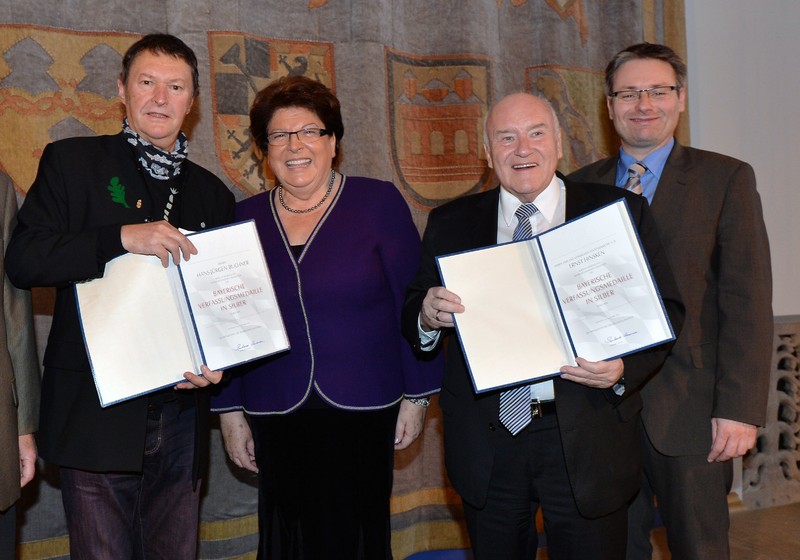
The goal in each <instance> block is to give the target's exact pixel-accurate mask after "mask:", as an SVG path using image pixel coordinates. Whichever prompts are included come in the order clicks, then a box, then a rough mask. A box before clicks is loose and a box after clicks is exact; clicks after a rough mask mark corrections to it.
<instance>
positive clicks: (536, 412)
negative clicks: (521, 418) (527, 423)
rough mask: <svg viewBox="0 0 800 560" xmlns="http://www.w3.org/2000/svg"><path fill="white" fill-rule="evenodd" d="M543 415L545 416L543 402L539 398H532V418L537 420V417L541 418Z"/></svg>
mask: <svg viewBox="0 0 800 560" xmlns="http://www.w3.org/2000/svg"><path fill="white" fill-rule="evenodd" d="M542 416H544V410H543V409H542V402H541V401H540V400H539V399H532V400H531V420H536V419H537V418H541V417H542Z"/></svg>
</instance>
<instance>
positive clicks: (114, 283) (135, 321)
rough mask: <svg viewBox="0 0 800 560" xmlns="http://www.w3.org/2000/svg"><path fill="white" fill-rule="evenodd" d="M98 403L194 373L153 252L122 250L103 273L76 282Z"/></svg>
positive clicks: (188, 346)
mask: <svg viewBox="0 0 800 560" xmlns="http://www.w3.org/2000/svg"><path fill="white" fill-rule="evenodd" d="M75 292H76V296H77V298H78V309H79V312H80V317H81V328H82V329H83V338H84V342H85V344H86V352H87V354H88V355H89V362H90V364H91V366H92V374H93V375H94V382H95V386H96V387H97V393H98V396H99V397H100V404H101V405H102V406H108V405H111V404H114V403H116V402H119V401H123V400H126V399H130V398H132V397H136V396H139V395H142V394H144V393H149V392H152V391H155V390H157V389H161V388H164V387H170V386H172V385H175V384H176V383H179V382H180V381H183V373H184V372H186V371H191V372H196V373H199V368H200V364H201V362H198V361H197V358H196V357H195V356H194V355H193V352H192V346H191V343H190V340H189V339H188V338H187V336H189V333H188V331H187V330H186V327H185V325H184V323H183V318H182V314H181V311H180V308H179V306H178V302H177V301H176V299H175V297H174V293H173V288H172V286H171V283H170V280H169V275H168V273H167V270H166V269H165V268H164V267H163V266H162V265H161V261H160V260H159V259H158V257H153V256H147V255H134V254H127V255H122V256H121V257H117V258H116V259H114V260H112V261H110V262H109V263H107V264H106V269H105V273H104V275H103V277H102V278H98V279H96V280H92V281H90V282H84V283H81V284H76V285H75Z"/></svg>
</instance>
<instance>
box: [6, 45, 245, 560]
mask: <svg viewBox="0 0 800 560" xmlns="http://www.w3.org/2000/svg"><path fill="white" fill-rule="evenodd" d="M197 74H198V72H197V58H196V57H195V55H194V52H193V51H192V50H191V49H190V48H189V47H188V46H187V45H186V44H185V43H184V42H183V41H181V40H180V39H178V38H177V37H173V36H171V35H163V34H154V35H147V36H145V37H143V38H142V39H140V40H139V41H137V42H136V43H134V44H133V45H132V46H131V47H130V48H129V49H128V51H127V52H126V53H125V56H124V57H123V61H122V74H121V76H120V77H119V80H118V88H119V96H120V99H121V100H122V102H123V104H124V105H125V110H126V117H125V119H124V120H123V123H122V131H121V132H120V133H118V134H116V135H113V136H98V137H86V138H69V139H66V140H60V141H58V142H54V143H52V144H49V145H48V146H47V147H45V149H44V152H43V153H42V158H41V161H40V162H39V171H38V173H37V176H36V180H35V181H34V184H33V185H32V186H31V188H30V190H29V191H28V195H27V198H26V200H25V203H24V204H23V205H22V208H21V209H20V211H19V216H18V223H17V227H16V228H15V229H14V233H13V236H12V238H11V243H10V244H9V247H8V252H7V254H6V265H7V272H8V276H9V278H10V279H11V281H12V282H13V283H14V284H15V285H16V286H18V287H20V288H31V287H33V286H55V287H56V303H55V310H54V313H53V324H52V327H51V329H50V336H49V339H48V342H47V348H46V350H45V355H44V377H43V381H42V406H41V416H40V422H39V447H40V453H41V455H42V457H43V458H44V459H45V460H47V461H49V462H51V463H54V464H57V465H59V467H60V468H59V474H60V482H61V495H62V500H63V503H64V509H65V512H66V518H67V528H68V530H69V538H70V555H71V557H72V558H74V559H81V558H93V559H101V558H102V559H106V558H107V559H109V560H112V559H120V558H143V557H147V558H150V557H153V558H174V559H187V560H188V559H194V558H195V557H196V551H197V529H198V522H199V515H198V514H199V498H200V487H199V485H198V484H197V479H198V477H199V473H200V463H201V461H200V459H201V458H202V457H203V455H204V449H203V448H204V446H205V445H207V421H208V414H209V407H208V395H207V394H205V392H204V391H195V392H194V393H192V392H187V391H174V390H172V389H164V390H161V391H157V392H155V393H152V394H150V395H144V396H141V397H137V398H134V399H130V400H128V401H124V402H122V403H119V404H115V405H112V406H108V407H106V408H102V407H101V406H100V401H99V399H98V396H97V391H96V390H95V386H94V381H93V378H92V373H91V368H90V364H89V360H88V357H87V354H86V349H85V347H84V344H83V338H82V334H81V328H80V323H79V316H78V309H77V303H76V299H75V290H74V284H75V283H76V282H82V281H85V280H90V279H92V278H96V277H99V276H102V275H103V272H104V269H105V265H106V263H107V262H108V261H110V260H111V259H113V258H115V257H118V256H120V255H122V254H124V253H137V254H143V255H154V256H157V257H159V258H160V259H161V262H162V264H163V265H164V266H167V265H168V262H169V259H170V258H172V259H173V261H174V262H175V264H178V263H180V261H181V259H188V258H189V257H190V256H191V255H193V254H196V253H197V249H196V248H195V247H194V245H193V244H192V243H191V241H190V240H189V238H187V237H186V236H185V235H184V234H183V233H181V232H180V230H179V229H178V228H184V229H188V230H194V231H197V230H202V229H204V228H210V227H214V226H219V225H223V224H225V223H228V222H229V221H230V220H232V218H233V205H234V200H233V195H232V193H231V192H230V191H229V190H228V189H227V188H226V187H225V185H224V184H223V183H222V181H220V180H219V179H218V178H217V177H215V176H214V175H213V174H212V173H210V172H209V171H207V170H205V169H203V168H202V167H200V166H199V165H196V164H195V163H193V162H192V161H190V160H189V159H188V140H187V138H186V135H185V134H184V133H183V132H181V126H182V124H183V120H184V118H185V117H186V115H187V114H188V113H189V111H190V110H191V107H192V104H193V102H194V99H195V97H196V95H197V91H198V76H197ZM125 296H126V294H120V297H125ZM142 313H143V314H145V316H146V309H143V310H142ZM129 344H130V345H131V347H132V348H135V349H136V350H137V351H140V352H151V351H152V350H151V349H150V348H142V347H141V345H138V344H137V341H135V340H131V341H129ZM203 372H204V374H205V375H204V376H198V375H195V374H194V373H193V372H186V373H185V374H184V377H185V378H186V381H185V382H183V383H181V384H178V385H177V388H179V389H189V388H195V387H203V386H207V385H208V384H209V383H216V382H218V381H219V379H220V377H221V375H222V373H221V372H211V371H209V370H208V368H206V367H205V366H203Z"/></svg>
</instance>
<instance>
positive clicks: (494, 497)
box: [464, 414, 627, 560]
mask: <svg viewBox="0 0 800 560" xmlns="http://www.w3.org/2000/svg"><path fill="white" fill-rule="evenodd" d="M506 436H507V437H506V438H505V439H504V440H502V441H501V442H500V444H499V445H498V446H497V447H496V448H495V457H494V466H493V468H492V477H491V481H490V483H489V494H488V498H487V502H486V504H485V505H484V506H483V507H481V508H476V507H473V506H472V505H470V504H468V503H466V502H465V503H464V516H465V519H466V522H467V529H468V531H469V536H470V540H471V543H472V550H473V552H474V554H475V560H534V559H535V558H536V549H537V544H538V539H537V535H536V527H535V516H536V512H537V511H538V509H539V508H540V507H541V508H542V516H543V519H544V531H545V536H546V539H547V543H546V546H547V554H548V558H550V560H587V559H591V560H622V559H623V558H625V537H626V522H627V514H626V508H625V507H622V508H620V509H619V510H617V511H615V512H613V513H611V514H609V515H606V516H604V517H601V518H599V519H588V518H586V517H583V516H582V515H581V514H580V512H579V511H578V507H577V505H576V504H575V499H574V498H573V496H572V489H571V487H570V483H569V478H568V476H567V468H566V465H565V463H564V451H563V448H562V445H561V436H560V434H559V431H558V422H557V420H556V416H555V415H553V414H551V415H546V416H544V417H543V418H539V419H535V420H533V421H532V422H531V423H530V424H529V425H528V426H527V427H526V428H525V429H524V430H522V431H521V432H520V433H519V434H517V435H516V436H511V434H510V433H507V432H506Z"/></svg>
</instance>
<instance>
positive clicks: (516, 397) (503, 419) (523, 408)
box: [499, 202, 539, 436]
mask: <svg viewBox="0 0 800 560" xmlns="http://www.w3.org/2000/svg"><path fill="white" fill-rule="evenodd" d="M538 211H539V209H538V208H536V206H534V205H533V204H532V203H530V202H526V203H525V204H521V205H520V206H519V208H517V211H516V212H514V215H515V216H516V217H517V220H518V223H517V227H516V229H514V236H513V240H514V241H521V240H523V239H530V238H531V237H533V227H531V220H530V218H531V216H533V215H534V214H535V213H536V212H538ZM499 419H500V423H501V424H502V425H503V426H505V427H506V429H508V431H509V432H511V435H514V436H515V435H517V433H519V432H520V431H521V430H522V429H523V428H524V427H525V426H527V425H528V424H530V422H531V386H530V385H522V386H520V387H515V388H513V389H508V390H507V391H503V392H502V393H500V416H499Z"/></svg>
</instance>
